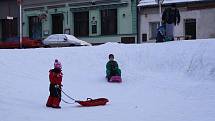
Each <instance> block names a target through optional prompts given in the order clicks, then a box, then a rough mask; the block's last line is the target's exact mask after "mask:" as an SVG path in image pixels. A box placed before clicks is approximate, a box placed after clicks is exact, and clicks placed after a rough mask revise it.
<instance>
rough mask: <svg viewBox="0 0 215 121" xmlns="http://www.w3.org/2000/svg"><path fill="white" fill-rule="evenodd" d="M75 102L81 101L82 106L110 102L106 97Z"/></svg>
mask: <svg viewBox="0 0 215 121" xmlns="http://www.w3.org/2000/svg"><path fill="white" fill-rule="evenodd" d="M75 102H77V103H79V104H80V105H81V106H84V107H90V106H100V105H106V103H107V102H109V100H108V99H106V98H98V99H91V98H87V100H86V101H75Z"/></svg>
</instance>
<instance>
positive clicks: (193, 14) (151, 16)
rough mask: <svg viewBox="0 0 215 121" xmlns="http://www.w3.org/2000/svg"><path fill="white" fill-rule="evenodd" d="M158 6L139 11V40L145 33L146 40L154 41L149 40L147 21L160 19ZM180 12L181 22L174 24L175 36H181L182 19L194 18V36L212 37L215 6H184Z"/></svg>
mask: <svg viewBox="0 0 215 121" xmlns="http://www.w3.org/2000/svg"><path fill="white" fill-rule="evenodd" d="M157 9H158V8H148V9H143V11H141V13H140V40H142V34H143V33H147V42H155V40H149V36H150V29H149V22H156V21H159V20H160V17H159V14H158V10H157ZM179 10H180V14H181V22H180V24H179V25H178V26H175V29H174V34H175V36H183V35H184V33H185V30H184V20H185V19H196V34H197V35H196V37H197V39H202V38H214V37H215V24H214V22H215V14H214V13H215V8H213V9H201V10H190V11H187V10H186V8H184V7H181V8H179Z"/></svg>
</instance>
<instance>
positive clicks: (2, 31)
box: [0, 0, 19, 41]
mask: <svg viewBox="0 0 215 121" xmlns="http://www.w3.org/2000/svg"><path fill="white" fill-rule="evenodd" d="M18 34H19V6H18V4H17V2H16V0H0V41H4V40H6V39H8V38H10V37H16V36H18Z"/></svg>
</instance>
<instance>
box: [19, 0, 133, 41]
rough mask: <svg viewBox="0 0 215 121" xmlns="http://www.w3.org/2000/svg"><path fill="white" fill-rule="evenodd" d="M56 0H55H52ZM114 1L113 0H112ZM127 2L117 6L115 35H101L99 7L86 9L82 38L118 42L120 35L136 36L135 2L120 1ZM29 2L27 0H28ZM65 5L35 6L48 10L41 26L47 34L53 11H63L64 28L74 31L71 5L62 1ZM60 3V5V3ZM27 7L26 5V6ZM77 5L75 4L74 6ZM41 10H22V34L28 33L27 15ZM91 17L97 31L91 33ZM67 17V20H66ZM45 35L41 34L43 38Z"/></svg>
mask: <svg viewBox="0 0 215 121" xmlns="http://www.w3.org/2000/svg"><path fill="white" fill-rule="evenodd" d="M54 1H57V0H54ZM88 1H89V0H88ZM100 1H104V0H100ZM113 1H114V0H113ZM123 1H124V2H128V5H127V6H120V7H118V8H117V21H118V25H117V31H118V33H117V35H108V36H101V15H100V9H101V8H100V9H99V8H94V9H90V10H87V11H89V37H84V38H83V39H85V40H87V41H89V42H95V43H100V42H101V43H104V42H109V41H115V42H120V41H121V37H124V36H132V37H135V38H136V24H135V22H136V21H134V19H135V18H134V17H136V15H133V14H136V13H135V12H134V9H132V7H131V4H136V2H135V3H131V1H127V0H126V1H125V0H122V1H121V2H123ZM28 2H29V1H28ZM62 4H63V5H65V7H59V8H48V7H47V6H43V5H41V6H37V7H43V8H44V10H45V11H47V12H48V14H47V17H48V18H47V21H44V22H43V23H42V28H43V31H44V30H49V34H51V33H52V32H51V30H52V20H51V19H52V18H51V14H55V13H63V14H64V23H63V24H64V29H68V28H69V29H70V33H71V34H73V33H74V18H73V11H71V10H70V8H71V6H69V4H68V3H62ZM62 4H61V5H62ZM26 7H28V6H26ZM76 7H77V6H76ZM67 12H68V17H67ZM41 13H42V11H41V10H30V11H24V20H23V21H24V23H25V24H24V28H23V30H24V32H23V33H24V35H25V36H28V35H29V30H28V29H29V25H28V17H29V16H37V15H39V14H41ZM92 17H95V20H96V21H97V33H96V34H92V26H91V25H92V24H91V21H92ZM67 19H68V21H67ZM45 37H46V36H44V35H43V38H45Z"/></svg>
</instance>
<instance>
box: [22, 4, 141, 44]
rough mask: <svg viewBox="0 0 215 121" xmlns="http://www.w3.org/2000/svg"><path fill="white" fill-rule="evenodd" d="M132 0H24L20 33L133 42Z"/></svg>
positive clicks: (134, 10)
mask: <svg viewBox="0 0 215 121" xmlns="http://www.w3.org/2000/svg"><path fill="white" fill-rule="evenodd" d="M136 6H137V2H136V0H97V1H92V0H37V1H34V0H25V2H23V36H29V37H31V38H34V39H44V38H46V37H47V36H49V35H51V34H62V33H66V34H71V35H74V36H76V37H77V38H80V39H82V40H85V41H87V42H90V43H92V44H100V43H105V42H122V43H136V42H137V11H136V10H137V9H136Z"/></svg>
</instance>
